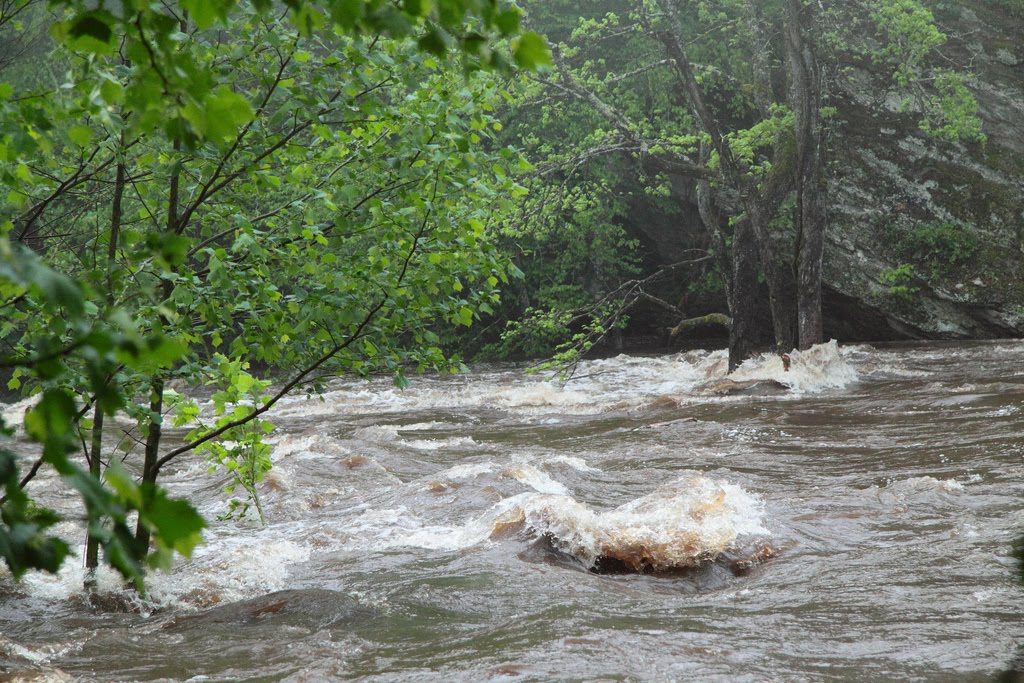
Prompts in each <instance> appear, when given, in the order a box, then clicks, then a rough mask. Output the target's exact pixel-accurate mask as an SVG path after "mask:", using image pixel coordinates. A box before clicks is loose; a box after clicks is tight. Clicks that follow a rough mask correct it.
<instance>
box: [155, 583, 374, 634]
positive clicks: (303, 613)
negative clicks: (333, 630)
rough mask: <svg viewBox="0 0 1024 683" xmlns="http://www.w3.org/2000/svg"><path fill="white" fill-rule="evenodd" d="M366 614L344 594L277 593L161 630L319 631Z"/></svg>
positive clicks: (181, 620)
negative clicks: (217, 627)
mask: <svg viewBox="0 0 1024 683" xmlns="http://www.w3.org/2000/svg"><path fill="white" fill-rule="evenodd" d="M370 614H371V610H369V609H367V608H366V607H363V606H361V605H360V604H359V602H358V601H357V600H356V599H355V598H353V597H352V596H350V595H347V594H346V593H340V592H338V591H332V590H325V589H322V588H307V589H295V590H284V591H278V592H276V593H269V594H267V595H261V596H259V597H257V598H250V599H249V600H242V601H240V602H232V603H230V604H227V605H221V606H219V607H214V608H212V609H209V610H206V611H205V612H200V613H199V614H189V615H185V616H179V617H175V618H174V619H173V620H172V621H170V622H169V623H168V624H167V625H166V626H165V627H164V628H165V629H176V628H189V627H193V626H197V625H201V624H237V625H239V626H245V625H258V624H274V625H288V626H303V627H307V628H315V629H321V628H327V627H330V626H335V625H338V624H345V623H349V622H351V621H355V620H357V619H360V618H363V617H367V616H370Z"/></svg>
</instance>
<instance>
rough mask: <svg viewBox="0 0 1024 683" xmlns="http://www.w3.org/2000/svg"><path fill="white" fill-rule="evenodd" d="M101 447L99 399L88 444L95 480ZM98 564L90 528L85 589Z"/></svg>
mask: <svg viewBox="0 0 1024 683" xmlns="http://www.w3.org/2000/svg"><path fill="white" fill-rule="evenodd" d="M102 449H103V409H102V408H101V407H100V403H99V401H97V402H96V407H95V409H94V410H93V416H92V438H91V443H90V444H89V474H90V475H92V477H93V478H94V479H96V480H97V481H98V480H99V478H100V477H101V476H102V474H103V473H102V470H101V466H100V455H101V451H102ZM99 564H100V541H99V539H98V538H97V537H96V535H95V534H93V533H92V530H91V529H90V530H89V532H88V536H87V537H86V539H85V580H84V582H83V583H84V587H85V590H86V591H89V592H92V591H94V590H96V568H97V567H98V566H99Z"/></svg>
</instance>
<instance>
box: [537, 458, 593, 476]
mask: <svg viewBox="0 0 1024 683" xmlns="http://www.w3.org/2000/svg"><path fill="white" fill-rule="evenodd" d="M544 464H545V465H567V466H569V467H571V468H572V469H574V470H576V471H577V472H587V473H594V472H600V471H601V470H599V469H597V468H596V467H591V466H590V465H588V464H587V461H586V460H584V459H583V458H577V457H576V456H573V455H556V456H555V457H553V458H548V459H547V460H545V461H544Z"/></svg>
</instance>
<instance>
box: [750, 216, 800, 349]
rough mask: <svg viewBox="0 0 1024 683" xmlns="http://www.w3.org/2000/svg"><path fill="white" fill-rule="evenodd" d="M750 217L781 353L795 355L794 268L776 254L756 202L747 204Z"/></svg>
mask: <svg viewBox="0 0 1024 683" xmlns="http://www.w3.org/2000/svg"><path fill="white" fill-rule="evenodd" d="M746 208H747V216H748V217H749V219H750V224H751V229H752V231H753V233H754V234H755V235H756V237H757V246H758V250H759V252H760V256H761V265H762V267H763V268H764V279H765V283H766V284H767V285H768V306H769V309H770V310H771V314H772V332H773V334H774V335H775V348H776V350H778V351H792V350H793V349H794V348H796V343H797V284H796V278H795V277H794V273H793V267H792V266H791V265H790V264H789V263H787V262H786V261H785V260H784V259H783V258H781V257H780V256H779V254H778V252H777V251H776V250H775V246H774V242H773V237H772V235H771V231H770V230H769V229H768V222H769V217H768V216H767V215H765V214H764V212H763V211H762V210H761V207H760V206H758V205H757V204H756V203H754V202H749V203H748V204H747V207H746Z"/></svg>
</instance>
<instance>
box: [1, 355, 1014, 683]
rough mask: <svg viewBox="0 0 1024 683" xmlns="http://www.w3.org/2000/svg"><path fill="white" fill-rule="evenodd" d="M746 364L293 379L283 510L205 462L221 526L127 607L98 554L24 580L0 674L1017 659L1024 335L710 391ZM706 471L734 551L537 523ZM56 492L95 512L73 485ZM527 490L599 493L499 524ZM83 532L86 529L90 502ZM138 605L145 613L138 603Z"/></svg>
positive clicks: (546, 673)
mask: <svg viewBox="0 0 1024 683" xmlns="http://www.w3.org/2000/svg"><path fill="white" fill-rule="evenodd" d="M722 360H723V356H722V354H721V352H718V353H714V354H707V353H696V352H694V353H687V354H682V355H679V356H670V357H659V358H627V357H620V358H615V359H608V360H603V361H592V362H588V363H586V364H584V366H582V367H581V368H580V371H579V373H578V379H576V380H574V381H571V382H569V383H567V384H564V385H561V384H558V383H551V382H547V381H545V380H544V379H543V378H538V377H529V376H526V375H525V374H523V373H522V371H520V370H517V369H514V368H490V369H485V370H481V371H478V372H476V373H474V374H471V375H468V376H462V377H452V378H423V379H419V380H417V381H415V382H414V384H413V386H412V388H411V389H409V390H407V391H405V392H400V391H398V390H396V389H394V388H393V387H391V386H389V385H388V384H387V383H386V382H383V381H380V382H376V381H375V382H370V383H357V382H347V383H339V384H338V385H336V386H335V387H333V388H332V391H330V392H328V394H326V395H325V397H324V399H323V400H322V401H321V400H318V399H311V400H306V399H305V398H302V397H300V398H296V399H293V400H291V401H289V402H288V403H287V404H286V405H284V406H283V407H282V408H281V409H280V410H278V411H277V412H276V414H275V418H274V421H275V422H276V424H277V425H278V428H279V429H278V432H277V433H276V434H275V435H274V439H275V441H276V448H275V455H274V459H275V471H274V473H273V474H272V475H271V476H270V477H269V478H268V480H267V481H266V482H265V483H264V485H263V489H262V496H263V503H264V505H265V507H266V510H267V515H268V525H267V526H266V527H260V526H259V525H257V524H255V523H254V522H252V521H249V522H243V523H237V522H226V521H216V516H217V515H218V514H219V513H221V512H223V511H224V498H225V497H224V495H223V494H221V493H220V487H221V485H222V484H223V480H222V479H220V478H218V477H217V475H208V474H206V471H205V466H204V464H203V463H199V462H192V463H183V464H182V465H181V466H180V467H179V469H178V470H176V471H175V472H173V473H171V475H170V476H169V477H168V482H167V483H168V485H169V486H170V487H171V488H172V490H173V491H174V493H176V494H187V495H190V496H192V497H193V498H194V499H195V500H196V501H198V504H199V505H200V507H201V509H202V511H203V512H204V514H206V516H207V517H208V519H210V520H211V529H210V530H209V532H208V533H207V541H206V543H205V545H203V546H202V547H201V548H200V549H199V550H198V551H197V553H196V555H195V556H194V557H193V558H192V559H191V560H188V561H182V562H179V563H178V564H177V566H176V567H175V569H174V570H173V572H171V573H170V574H161V575H156V576H154V577H152V578H151V580H150V590H151V599H150V600H149V601H148V602H145V603H141V604H140V603H138V602H136V601H134V600H133V599H131V598H130V597H129V598H125V597H124V596H122V595H119V592H118V584H117V581H116V580H115V579H114V577H112V576H109V575H105V576H103V577H101V585H103V586H104V587H105V590H106V591H107V592H108V593H109V595H108V596H107V600H106V602H104V603H103V604H100V605H90V604H89V603H88V601H87V600H85V599H84V597H83V596H82V594H81V592H80V588H79V586H80V582H81V576H82V575H81V569H80V568H79V567H78V562H77V561H75V560H72V561H71V562H69V565H68V567H67V568H66V569H65V570H64V571H63V572H62V574H61V575H59V576H57V577H49V576H45V575H32V576H30V577H28V578H27V579H26V580H25V581H23V582H22V583H21V584H18V585H15V584H13V583H12V582H11V581H10V580H9V578H2V577H0V672H5V673H7V674H10V675H14V674H17V675H21V676H25V677H29V678H31V677H37V678H38V679H40V680H46V679H51V680H69V679H71V678H81V679H84V680H110V681H113V680H119V681H120V680H157V679H165V680H196V681H199V680H203V681H211V680H217V681H220V680H281V679H286V680H299V681H315V680H329V679H339V678H385V679H401V680H439V681H440V680H444V681H448V680H457V679H464V680H512V679H523V680H551V679H559V680H563V679H580V680H582V679H585V680H593V679H603V680H671V679H676V680H715V679H717V680H886V679H904V680H915V679H916V680H950V681H959V680H987V679H989V678H990V677H991V676H993V675H995V674H996V673H998V672H999V671H1002V670H1004V669H1005V668H1006V667H1007V666H1008V664H1009V662H1010V661H1011V660H1013V659H1014V657H1015V656H1016V655H1017V652H1018V647H1019V646H1020V645H1021V644H1024V619H1022V610H1024V594H1022V591H1021V588H1020V587H1019V584H1018V583H1017V582H1016V579H1015V565H1014V561H1013V559H1012V550H1011V546H1012V542H1013V540H1014V538H1015V537H1016V536H1017V535H1019V534H1021V533H1022V532H1024V515H1022V509H1024V344H1020V343H1015V342H1003V343H978V344H967V345H964V344H959V345H957V344H930V345H919V346H884V347H883V346H878V347H871V346H856V347H847V348H842V349H838V350H837V349H835V348H834V347H822V350H821V352H820V353H817V354H816V355H813V356H808V357H806V358H804V359H803V360H802V361H800V362H796V363H795V364H794V369H793V372H792V373H783V372H782V370H781V366H778V365H776V361H777V359H765V360H762V361H760V362H758V363H753V364H751V365H750V366H749V367H748V368H747V369H746V374H745V375H744V377H743V378H744V379H749V378H750V377H763V378H766V379H775V380H779V381H783V382H787V383H789V384H791V385H793V386H794V388H795V390H794V391H792V392H785V393H779V394H777V395H776V394H772V395H765V396H743V395H737V396H712V395H706V394H704V393H702V392H701V389H700V387H701V385H702V384H704V383H705V382H707V381H708V380H709V379H713V378H715V377H720V376H721V374H722V371H723V367H722ZM666 397H668V398H666ZM668 399H671V400H668ZM695 473H699V474H700V476H701V477H703V478H704V479H701V481H704V480H706V481H709V482H712V484H711V485H713V487H714V486H718V487H725V488H722V489H721V490H726V489H727V492H728V496H727V497H726V498H724V500H725V501H726V502H727V505H726V508H727V512H728V514H727V515H726V516H724V517H722V518H721V519H717V518H716V519H717V521H715V522H714V524H717V525H718V526H715V528H714V529H711V528H710V527H707V528H705V527H701V526H700V524H697V526H696V527H694V528H695V529H696V531H697V532H699V533H702V534H706V535H710V534H712V533H714V534H718V536H716V538H721V534H722V533H725V534H727V537H728V538H729V539H732V540H730V543H729V551H728V553H727V555H728V556H729V557H728V558H726V559H724V560H722V561H718V562H709V563H705V564H702V565H701V566H700V567H698V568H695V569H689V570H685V571H675V572H670V573H666V574H662V575H650V574H648V575H634V574H609V575H604V574H598V573H594V572H591V571H588V568H587V564H588V563H587V560H586V557H585V555H586V553H585V552H584V551H585V548H584V551H579V552H576V553H575V554H574V552H573V549H572V548H569V545H571V544H569V543H568V542H567V545H566V546H565V547H563V548H562V550H563V551H564V552H560V551H559V550H558V549H557V548H556V547H553V545H552V543H551V542H548V541H543V540H540V541H539V540H538V539H537V537H538V536H539V535H541V533H540V532H542V531H544V532H548V533H549V534H553V537H554V538H555V540H556V541H557V540H558V538H565V539H568V538H571V539H573V540H572V543H575V544H576V545H575V546H573V548H575V547H577V546H580V545H581V544H582V545H583V546H586V545H587V543H590V542H591V540H593V539H591V538H590V536H587V534H591V535H593V534H598V535H600V534H603V533H605V532H607V531H608V529H610V528H611V527H612V526H614V525H616V524H621V523H623V522H622V517H621V515H620V516H619V517H616V516H615V514H614V513H613V514H610V515H605V516H601V513H608V512H609V511H613V510H614V509H615V508H616V507H617V506H622V505H626V506H629V505H631V504H632V503H631V501H637V500H638V499H644V497H645V496H649V495H650V494H652V491H656V490H658V489H659V487H663V486H665V485H666V484H670V483H671V482H677V481H680V478H681V477H682V478H685V477H696V476H697V474H695ZM694 481H697V480H696V479H694ZM53 484H54V482H52V481H49V480H47V479H43V480H41V481H39V482H34V483H33V487H34V489H33V490H34V491H37V492H40V491H45V490H48V489H55V488H56V487H54V486H53ZM716 490H718V489H716ZM41 495H42V497H43V499H44V500H48V502H50V503H51V504H54V505H56V506H58V507H61V508H62V509H64V510H65V511H66V512H67V513H68V514H69V515H73V514H74V508H73V499H72V498H71V497H69V496H68V495H67V494H66V493H58V492H50V493H46V494H41ZM510 501H511V502H510ZM516 501H520V503H519V504H521V505H522V506H525V509H527V511H529V509H530V508H529V505H532V504H534V503H535V502H536V501H542V502H543V503H544V505H546V506H547V507H546V508H545V509H556V510H562V509H563V508H564V509H566V510H570V509H571V510H573V511H576V512H573V513H572V514H569V513H566V514H567V516H566V517H564V518H563V517H558V519H556V520H555V521H554V522H550V525H549V526H548V527H544V528H543V529H540V528H533V529H532V530H531V529H530V528H519V529H517V530H513V531H512V532H511V533H502V534H499V535H497V536H495V537H492V536H491V534H490V531H491V528H492V526H493V522H494V518H495V516H496V515H497V514H498V513H500V512H501V511H502V510H503V509H506V508H508V506H510V505H511V504H512V503H514V502H516ZM674 504H675V503H674V502H673V500H670V499H669V498H664V499H661V498H655V499H654V503H651V504H650V505H648V507H650V506H651V505H653V506H654V509H653V511H650V510H648V512H645V513H644V514H647V515H648V516H646V517H643V519H642V520H641V521H640V522H636V521H635V520H636V519H637V518H634V517H630V518H629V519H631V520H634V521H633V522H630V523H636V524H641V525H648V527H650V528H647V527H645V529H647V531H645V533H648V532H649V533H651V534H657V533H663V532H664V529H663V528H662V527H660V526H657V525H658V524H660V523H661V522H663V521H664V519H673V517H672V515H674V514H676V512H677V511H676V509H675V508H673V507H672V506H673V505H674ZM503 506H504V507H503ZM559 506H563V507H559ZM581 506H585V510H584V512H582V513H580V512H578V511H579V509H583V508H582V507H581ZM658 506H662V507H658ZM588 511H589V512H588ZM591 512H593V513H594V516H589V515H590V513H591ZM630 514H632V513H630ZM573 515H575V516H573ZM581 515H582V516H581ZM687 519H689V518H687ZM701 519H703V518H701ZM584 522H586V523H587V524H591V526H585V525H584ZM701 523H702V524H705V525H706V526H707V525H710V524H712V523H711V522H710V521H707V520H705V521H704V522H701ZM574 525H576V526H574ZM581 525H584V526H581ZM651 529H653V531H651ZM60 530H61V532H62V533H64V534H66V535H67V536H68V537H69V539H72V540H80V535H81V531H80V529H78V528H77V527H76V526H75V523H73V522H67V523H64V524H62V526H61V527H60ZM702 538H703V537H702ZM581 539H582V540H581ZM588 539H590V540H588ZM759 543H770V544H771V546H772V547H774V548H775V550H776V551H777V555H776V556H775V557H773V558H771V559H769V560H767V561H765V562H763V563H760V564H755V565H754V566H753V567H751V568H750V569H749V570H747V571H739V572H737V571H733V569H734V567H731V566H730V565H729V562H728V561H727V560H729V558H731V559H735V558H736V557H739V556H742V555H743V554H744V553H747V552H749V551H750V550H751V549H752V548H755V547H757V544H759ZM554 546H557V542H556V543H555V544H554ZM588 547H589V546H588ZM279 591H283V592H279ZM271 594H273V595H271ZM125 602H128V603H130V604H132V605H134V607H135V608H136V609H135V610H134V611H125V610H121V609H115V607H116V605H117V604H119V603H125Z"/></svg>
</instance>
